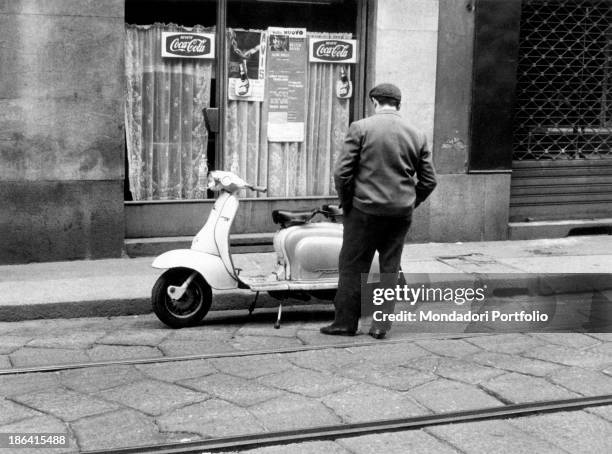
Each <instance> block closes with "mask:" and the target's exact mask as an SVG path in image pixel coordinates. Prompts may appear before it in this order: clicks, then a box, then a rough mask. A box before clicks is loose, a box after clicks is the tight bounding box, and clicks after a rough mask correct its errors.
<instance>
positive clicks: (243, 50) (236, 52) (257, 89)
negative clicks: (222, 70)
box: [227, 29, 267, 102]
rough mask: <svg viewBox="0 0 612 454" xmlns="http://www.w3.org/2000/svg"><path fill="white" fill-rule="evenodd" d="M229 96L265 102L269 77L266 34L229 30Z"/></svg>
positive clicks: (232, 98) (234, 99)
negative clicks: (267, 75)
mask: <svg viewBox="0 0 612 454" xmlns="http://www.w3.org/2000/svg"><path fill="white" fill-rule="evenodd" d="M227 35H228V36H227V42H228V46H229V59H228V65H229V67H228V76H229V77H228V80H229V81H228V97H229V99H231V100H233V101H259V102H261V101H263V100H264V87H265V80H266V44H267V43H266V33H265V32H258V31H247V30H233V29H228V32H227Z"/></svg>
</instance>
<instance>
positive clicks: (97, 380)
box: [60, 366, 143, 393]
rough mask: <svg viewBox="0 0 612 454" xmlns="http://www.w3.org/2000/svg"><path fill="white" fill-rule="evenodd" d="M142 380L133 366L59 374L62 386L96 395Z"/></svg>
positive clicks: (105, 367)
mask: <svg viewBox="0 0 612 454" xmlns="http://www.w3.org/2000/svg"><path fill="white" fill-rule="evenodd" d="M142 378H143V375H142V374H141V373H140V372H139V371H138V370H137V369H136V368H135V367H134V366H101V367H88V368H84V369H71V370H65V371H62V372H60V380H61V382H62V384H63V385H64V386H66V387H67V388H70V389H73V390H75V391H79V392H82V393H96V392H98V391H102V390H104V389H109V388H114V387H115V386H120V385H124V384H126V383H130V382H133V381H137V380H140V379H142Z"/></svg>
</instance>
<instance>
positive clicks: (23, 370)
mask: <svg viewBox="0 0 612 454" xmlns="http://www.w3.org/2000/svg"><path fill="white" fill-rule="evenodd" d="M481 336H488V334H477V333H473V334H469V335H465V334H455V335H445V336H435V337H432V338H435V339H440V338H442V339H449V340H450V339H465V338H468V337H481ZM419 339H420V338H405V339H386V340H372V341H363V342H361V341H360V342H345V343H334V344H322V345H303V346H295V347H286V348H276V349H262V350H243V351H235V352H219V353H203V354H195V355H185V356H164V357H151V358H130V359H118V360H109V361H90V362H75V363H65V364H51V365H41V366H32V367H14V368H10V369H0V376H3V375H19V374H29V373H39V372H58V371H63V370H71V369H85V368H89V367H103V366H126V365H128V366H129V365H137V364H157V363H168V362H179V361H194V360H207V359H216V358H237V357H245V356H265V355H274V354H288V353H300V352H308V351H316V350H331V349H346V348H360V347H371V346H375V345H376V346H382V345H385V344H386V345H389V344H403V343H408V342H414V341H415V340H419Z"/></svg>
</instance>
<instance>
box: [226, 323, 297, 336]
mask: <svg viewBox="0 0 612 454" xmlns="http://www.w3.org/2000/svg"><path fill="white" fill-rule="evenodd" d="M298 328H299V327H298V325H296V324H282V325H281V327H280V328H279V329H273V328H272V327H271V326H270V325H269V324H265V325H259V326H258V325H245V326H243V327H242V328H240V329H239V330H238V331H236V333H235V336H236V337H242V336H272V337H289V338H295V337H296V336H297V332H298Z"/></svg>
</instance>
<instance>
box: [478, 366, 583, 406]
mask: <svg viewBox="0 0 612 454" xmlns="http://www.w3.org/2000/svg"><path fill="white" fill-rule="evenodd" d="M482 387H483V388H485V389H487V390H489V391H491V392H493V393H495V394H496V395H498V396H500V398H502V399H505V400H506V401H508V402H512V403H517V404H519V403H525V402H537V401H542V400H556V399H570V398H572V397H579V396H578V394H576V393H573V392H571V391H568V390H567V389H564V388H561V387H560V386H557V385H554V384H552V383H550V382H548V381H546V380H544V379H543V378H539V377H531V376H529V375H523V374H517V373H514V372H512V373H508V374H504V375H500V376H499V377H495V378H492V379H491V380H489V381H487V382H486V383H483V384H482Z"/></svg>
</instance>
